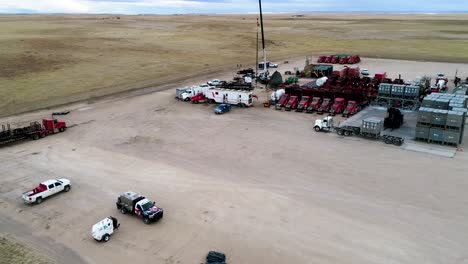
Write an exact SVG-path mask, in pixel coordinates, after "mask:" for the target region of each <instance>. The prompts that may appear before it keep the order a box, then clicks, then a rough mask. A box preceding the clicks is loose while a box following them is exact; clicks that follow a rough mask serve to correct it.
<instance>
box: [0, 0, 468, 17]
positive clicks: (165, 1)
mask: <svg viewBox="0 0 468 264" xmlns="http://www.w3.org/2000/svg"><path fill="white" fill-rule="evenodd" d="M262 5H263V8H264V11H265V12H314V11H316V12H317V11H319V12H323V11H329V12H333V11H337V12H346V11H350V12H359V11H361V12H421V13H437V12H440V13H443V12H468V0H445V1H444V0H437V1H436V0H392V1H385V0H380V1H376V0H263V1H262ZM255 12H258V1H257V0H172V1H171V0H0V13H106V14H111V13H113V14H182V13H255Z"/></svg>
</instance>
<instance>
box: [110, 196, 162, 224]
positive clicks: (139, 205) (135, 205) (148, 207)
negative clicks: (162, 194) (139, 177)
mask: <svg viewBox="0 0 468 264" xmlns="http://www.w3.org/2000/svg"><path fill="white" fill-rule="evenodd" d="M116 206H117V209H118V210H120V212H121V213H122V214H127V213H130V214H134V215H136V216H138V217H140V218H141V219H142V220H143V222H144V223H145V224H150V223H151V222H156V221H158V220H159V219H161V218H162V217H163V214H164V212H163V209H162V208H159V207H157V206H156V205H155V203H154V202H152V201H151V200H149V199H147V198H145V197H144V196H141V195H139V194H137V193H135V192H130V191H129V192H125V193H123V194H121V195H120V196H119V197H118V198H117V202H116Z"/></svg>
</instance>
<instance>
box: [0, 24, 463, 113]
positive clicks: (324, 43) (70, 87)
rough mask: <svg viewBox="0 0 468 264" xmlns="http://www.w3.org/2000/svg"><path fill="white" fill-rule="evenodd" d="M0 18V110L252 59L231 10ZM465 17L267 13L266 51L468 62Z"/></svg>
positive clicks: (251, 39) (244, 28)
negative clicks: (225, 13)
mask: <svg viewBox="0 0 468 264" xmlns="http://www.w3.org/2000/svg"><path fill="white" fill-rule="evenodd" d="M119 18H120V19H117V17H116V16H104V15H102V16H88V15H80V16H60V15H56V16H32V15H31V16H0V69H1V71H0V89H1V91H2V100H1V101H0V116H7V115H11V114H14V113H18V112H24V111H30V110H34V109H37V108H44V107H48V106H52V105H57V104H62V103H68V102H73V101H78V100H89V99H91V98H95V97H96V96H102V95H106V94H113V93H119V92H122V91H127V90H132V89H138V88H141V87H150V86H156V85H161V84H165V83H168V82H174V81H176V80H183V79H186V78H189V77H194V76H197V75H199V74H201V73H208V72H213V71H218V72H220V71H222V70H227V69H229V70H232V69H235V66H236V65H237V64H244V65H245V64H248V63H250V64H254V62H255V47H256V32H257V26H256V25H257V22H256V16H253V15H250V16H249V15H245V16H239V15H233V16H207V15H192V16H119ZM467 28H468V15H454V16H446V15H430V16H429V15H425V16H423V15H399V16H395V15H367V16H362V15H314V16H312V15H308V16H305V17H293V16H292V15H281V16H278V15H277V16H266V18H265V31H266V38H267V47H268V50H269V54H270V56H269V57H270V59H272V60H279V59H289V58H291V57H294V56H304V55H313V54H318V53H321V52H327V53H328V52H330V53H333V52H334V53H343V52H344V53H359V54H361V55H362V56H365V57H375V58H393V59H405V60H421V61H444V62H463V63H466V62H468V31H467Z"/></svg>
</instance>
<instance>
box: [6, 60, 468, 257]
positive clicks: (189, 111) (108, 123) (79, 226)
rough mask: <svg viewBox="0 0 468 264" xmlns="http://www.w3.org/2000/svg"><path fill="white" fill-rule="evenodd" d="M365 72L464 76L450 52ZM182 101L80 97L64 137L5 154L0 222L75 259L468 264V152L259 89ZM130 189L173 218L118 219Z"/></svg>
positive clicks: (41, 247)
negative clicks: (280, 107)
mask: <svg viewBox="0 0 468 264" xmlns="http://www.w3.org/2000/svg"><path fill="white" fill-rule="evenodd" d="M301 63H303V60H301V61H297V62H293V61H291V64H289V65H288V66H287V67H284V66H283V67H282V68H280V69H279V70H280V71H282V72H283V71H284V70H288V69H289V68H288V67H293V65H295V64H301ZM396 64H398V65H396ZM362 67H366V68H368V69H369V70H371V72H374V69H386V70H387V71H388V72H389V73H391V75H392V74H398V72H399V71H403V72H407V74H408V76H409V77H408V78H414V77H416V76H419V75H423V74H424V73H434V75H435V73H436V72H438V71H441V70H440V69H442V70H443V71H445V72H446V73H447V74H449V73H450V72H451V71H454V70H455V69H457V68H459V69H461V71H462V72H465V73H468V65H456V64H443V63H442V64H438V63H416V62H405V61H390V60H367V61H366V62H365V65H364V66H362ZM410 73H411V74H410ZM230 75H231V74H226V75H225V76H224V77H229V76H230ZM467 75H468V74H467ZM221 77H223V76H221ZM392 77H394V76H392ZM395 77H396V76H395ZM403 77H405V78H407V77H406V76H403ZM201 79H202V78H200V79H199V80H191V81H190V82H191V83H198V82H201ZM186 84H188V82H187V83H184V82H180V83H177V84H175V85H177V86H184V85H186ZM157 89H158V88H154V89H153V90H146V92H150V91H154V90H157ZM256 93H257V94H258V95H260V97H261V98H265V97H266V95H267V94H265V93H264V92H262V90H256ZM133 95H134V94H133ZM173 96H174V91H173V90H167V91H161V92H158V93H151V94H146V95H144V96H134V97H130V98H120V99H119V98H109V99H107V100H103V101H99V102H96V103H94V104H89V105H84V104H82V105H73V106H70V107H69V108H70V109H72V110H74V111H72V113H70V114H69V115H68V116H65V117H64V119H65V120H66V121H67V122H69V124H70V125H72V126H73V127H72V128H70V129H69V130H68V131H67V132H66V133H63V134H59V135H54V136H50V137H47V138H44V139H41V140H38V141H29V142H24V143H21V144H16V145H13V146H9V147H4V148H2V149H0V164H1V165H0V173H1V175H2V177H1V178H0V183H1V185H0V207H2V212H3V213H2V214H1V215H0V233H4V234H7V235H12V236H15V237H17V238H18V240H20V241H23V242H26V243H28V244H30V245H32V246H33V247H35V248H36V249H37V250H38V251H40V252H42V253H43V254H44V255H46V256H48V257H50V258H52V259H54V260H56V261H57V262H58V263H70V264H74V263H127V262H130V261H132V262H133V263H146V262H148V261H151V262H152V263H167V264H169V263H170V264H172V263H187V264H188V263H202V262H203V258H204V257H205V256H206V253H207V252H208V251H209V250H219V251H223V252H225V253H226V254H227V255H228V262H229V263H282V264H283V263H320V264H326V263H360V264H362V263H408V264H410V263H411V264H413V263H434V264H435V263H457V264H458V263H468V262H467V261H468V250H467V249H466V246H465V245H466V244H467V243H468V235H467V234H466V232H464V231H465V230H467V229H468V221H467V220H468V211H467V210H466V206H467V205H468V195H467V193H466V189H467V188H468V181H466V179H465V177H466V172H467V169H468V168H467V166H468V165H467V161H468V156H467V155H466V154H465V153H464V152H459V153H458V154H457V155H456V156H455V158H453V159H448V158H441V157H437V156H433V155H429V154H422V153H417V152H410V151H405V150H403V149H402V148H398V147H394V146H388V145H385V144H383V143H379V142H371V141H367V140H365V139H360V138H340V137H337V136H336V135H333V134H326V133H316V132H314V131H313V129H312V125H311V122H312V121H313V120H315V119H316V118H318V117H317V115H308V114H305V113H295V112H279V111H274V110H271V109H265V108H263V107H262V106H261V104H262V100H260V101H259V102H257V103H256V105H255V107H253V108H249V109H239V108H234V109H233V111H232V112H230V113H228V114H225V115H221V116H217V115H214V114H213V112H212V109H213V106H209V105H192V104H190V103H184V102H178V101H175V100H174V99H173ZM48 113H50V112H36V113H30V114H27V115H22V116H16V117H10V118H7V119H3V120H2V121H7V120H9V121H11V122H18V121H28V120H33V119H35V118H39V117H43V116H46V114H48ZM59 177H66V178H69V179H71V180H72V182H73V188H72V191H71V192H69V193H66V194H60V195H57V196H55V197H52V198H50V199H48V200H46V201H44V203H42V204H41V205H36V206H28V205H25V204H23V203H22V202H21V200H20V195H21V193H22V192H23V191H26V190H27V189H29V188H30V187H32V186H33V185H35V184H37V183H38V182H40V181H43V180H45V179H48V178H59ZM127 190H133V191H137V192H139V193H141V194H144V195H146V196H148V197H149V198H151V199H154V200H155V201H156V203H157V204H158V205H159V206H161V207H163V208H164V209H165V214H164V219H163V220H162V221H160V222H158V223H156V224H153V225H150V226H147V225H144V224H143V222H142V221H141V220H140V219H138V218H136V217H132V216H129V215H125V216H124V215H121V214H120V213H119V212H118V211H117V210H116V208H115V204H114V203H115V200H116V198H117V196H118V194H119V193H121V192H124V191H127ZM109 215H113V216H116V217H117V218H118V219H119V221H120V222H121V228H120V230H118V231H117V232H116V233H115V234H114V236H113V237H112V238H111V241H110V242H109V243H97V242H95V241H94V240H93V239H92V237H91V235H90V229H91V226H92V225H93V224H94V223H96V222H97V221H98V220H101V219H102V218H104V217H106V216H109Z"/></svg>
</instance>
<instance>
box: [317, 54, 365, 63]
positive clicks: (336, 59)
mask: <svg viewBox="0 0 468 264" xmlns="http://www.w3.org/2000/svg"><path fill="white" fill-rule="evenodd" d="M317 62H318V63H331V64H356V63H359V62H361V57H360V56H359V55H352V56H343V55H330V56H326V55H322V56H319V58H318V59H317Z"/></svg>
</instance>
